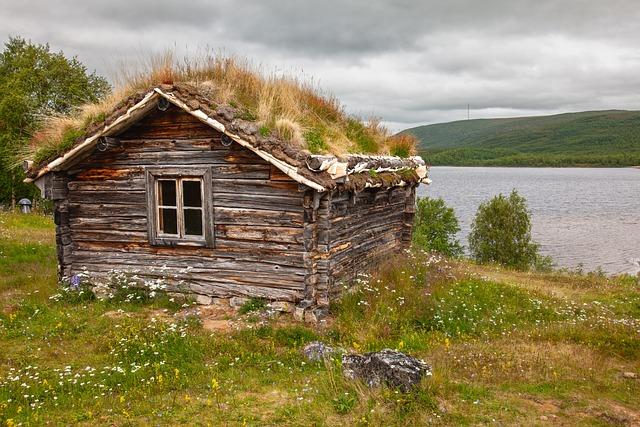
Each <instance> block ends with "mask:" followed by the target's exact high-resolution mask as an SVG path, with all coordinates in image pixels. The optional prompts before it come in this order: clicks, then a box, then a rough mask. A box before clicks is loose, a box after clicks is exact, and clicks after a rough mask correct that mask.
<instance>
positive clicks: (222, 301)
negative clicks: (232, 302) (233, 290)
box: [211, 298, 229, 308]
mask: <svg viewBox="0 0 640 427" xmlns="http://www.w3.org/2000/svg"><path fill="white" fill-rule="evenodd" d="M211 304H212V305H215V306H217V307H222V308H227V307H229V298H211Z"/></svg>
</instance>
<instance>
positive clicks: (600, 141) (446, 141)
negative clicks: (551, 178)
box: [402, 110, 640, 167]
mask: <svg viewBox="0 0 640 427" xmlns="http://www.w3.org/2000/svg"><path fill="white" fill-rule="evenodd" d="M405 132H406V133H411V134H413V135H415V136H416V137H417V138H418V139H419V140H420V146H419V150H420V154H421V155H422V156H423V157H424V158H425V160H426V161H427V163H429V164H432V165H457V166H609V167H620V166H637V165H640V111H622V110H608V111H585V112H580V113H566V114H557V115H553V116H536V117H517V118H503V119H475V120H461V121H456V122H450V123H438V124H433V125H426V126H418V127H415V128H411V129H406V130H404V131H402V133H405Z"/></svg>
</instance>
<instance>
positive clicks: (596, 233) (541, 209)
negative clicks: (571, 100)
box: [418, 166, 640, 274]
mask: <svg viewBox="0 0 640 427" xmlns="http://www.w3.org/2000/svg"><path fill="white" fill-rule="evenodd" d="M429 177H430V178H431V179H432V180H433V183H432V184H431V185H429V186H426V185H422V186H420V189H419V190H418V195H419V196H425V195H429V196H430V197H442V198H443V199H444V200H445V201H446V202H447V204H448V205H449V206H451V207H453V208H454V209H455V211H456V215H457V217H458V219H459V221H460V228H461V229H462V230H461V232H460V235H459V238H460V241H461V242H462V244H464V245H465V246H467V245H468V241H467V236H468V234H469V230H470V227H471V223H472V221H473V217H474V216H475V213H476V210H477V209H478V206H479V205H480V203H481V202H483V201H486V200H488V199H489V198H491V197H493V196H494V195H497V194H498V193H501V192H502V193H503V194H508V193H509V192H511V190H512V189H514V188H515V189H516V190H518V192H519V193H520V194H521V195H523V196H524V197H526V199H527V202H528V205H529V209H530V210H531V213H532V222H533V231H532V234H533V238H534V240H536V241H537V242H538V243H539V244H540V245H541V252H542V253H543V254H544V255H549V256H551V257H552V258H553V260H554V262H555V263H556V264H557V266H560V267H570V268H575V267H578V266H580V265H582V266H583V269H584V270H586V271H591V270H595V269H597V268H599V267H600V268H602V270H604V271H605V272H607V273H610V274H616V273H631V274H637V273H638V272H640V169H632V168H620V169H609V168H597V169H596V168H489V167H446V166H438V167H432V168H431V170H430V175H429Z"/></svg>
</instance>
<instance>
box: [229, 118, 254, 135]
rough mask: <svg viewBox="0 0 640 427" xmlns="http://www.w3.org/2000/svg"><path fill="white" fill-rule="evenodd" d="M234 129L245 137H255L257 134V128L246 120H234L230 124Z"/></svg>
mask: <svg viewBox="0 0 640 427" xmlns="http://www.w3.org/2000/svg"><path fill="white" fill-rule="evenodd" d="M232 126H233V128H234V129H236V130H238V131H240V132H242V133H244V134H245V135H255V134H256V133H258V126H257V125H256V124H255V123H253V122H249V121H246V120H238V119H236V120H234V121H233V123H232Z"/></svg>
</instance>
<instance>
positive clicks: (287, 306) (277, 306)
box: [269, 301, 294, 313]
mask: <svg viewBox="0 0 640 427" xmlns="http://www.w3.org/2000/svg"><path fill="white" fill-rule="evenodd" d="M269 307H271V308H272V309H273V310H275V311H281V312H283V313H292V312H293V309H294V306H293V304H292V303H290V302H287V301H273V302H271V303H269Z"/></svg>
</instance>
